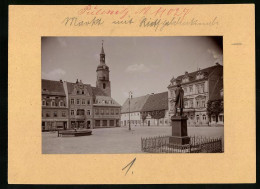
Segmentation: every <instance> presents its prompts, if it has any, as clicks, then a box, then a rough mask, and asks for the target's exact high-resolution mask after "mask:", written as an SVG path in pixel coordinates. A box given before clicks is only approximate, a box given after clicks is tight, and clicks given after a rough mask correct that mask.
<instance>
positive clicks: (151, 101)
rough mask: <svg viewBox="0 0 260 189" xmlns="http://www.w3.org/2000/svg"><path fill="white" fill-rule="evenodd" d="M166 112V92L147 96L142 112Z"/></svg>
mask: <svg viewBox="0 0 260 189" xmlns="http://www.w3.org/2000/svg"><path fill="white" fill-rule="evenodd" d="M154 110H168V92H163V93H157V94H152V95H149V98H148V99H147V101H146V103H145V104H144V106H143V108H142V111H144V112H147V111H154Z"/></svg>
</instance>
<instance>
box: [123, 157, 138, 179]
mask: <svg viewBox="0 0 260 189" xmlns="http://www.w3.org/2000/svg"><path fill="white" fill-rule="evenodd" d="M135 160H136V158H135V159H133V161H131V162H130V163H128V164H127V165H126V166H125V167H124V168H123V169H122V171H123V170H125V168H127V167H128V169H127V171H126V173H125V175H126V174H127V173H128V171H129V170H130V168H131V167H132V166H133V164H134V162H135ZM132 174H133V172H132Z"/></svg>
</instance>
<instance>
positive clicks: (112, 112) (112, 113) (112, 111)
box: [111, 109, 126, 116]
mask: <svg viewBox="0 0 260 189" xmlns="http://www.w3.org/2000/svg"><path fill="white" fill-rule="evenodd" d="M111 115H114V110H113V109H111ZM125 116H126V115H125Z"/></svg>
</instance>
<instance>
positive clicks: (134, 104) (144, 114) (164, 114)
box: [121, 92, 170, 126]
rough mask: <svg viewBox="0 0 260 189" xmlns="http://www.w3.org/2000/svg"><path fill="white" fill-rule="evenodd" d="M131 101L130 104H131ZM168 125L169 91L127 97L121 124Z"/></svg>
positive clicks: (122, 111)
mask: <svg viewBox="0 0 260 189" xmlns="http://www.w3.org/2000/svg"><path fill="white" fill-rule="evenodd" d="M129 101H130V104H129ZM129 121H130V125H131V126H168V125H169V124H170V122H169V116H168V92H163V93H158V94H148V95H145V96H141V97H136V98H131V99H129V98H128V99H127V100H126V101H125V103H124V104H123V106H122V109H121V125H122V126H129Z"/></svg>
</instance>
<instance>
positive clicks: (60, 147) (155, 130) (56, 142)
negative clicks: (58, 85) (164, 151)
mask: <svg viewBox="0 0 260 189" xmlns="http://www.w3.org/2000/svg"><path fill="white" fill-rule="evenodd" d="M159 135H171V127H170V126H163V127H162V126H160V127H158V126H150V127H148V126H146V127H132V130H131V131H129V130H128V127H117V128H100V129H93V130H92V135H90V136H82V137H72V136H68V137H58V136H57V132H43V133H42V153H43V154H120V153H122V154H124V153H142V152H141V137H153V136H159ZM188 135H189V136H193V135H196V136H207V137H222V138H223V140H224V127H188Z"/></svg>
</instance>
